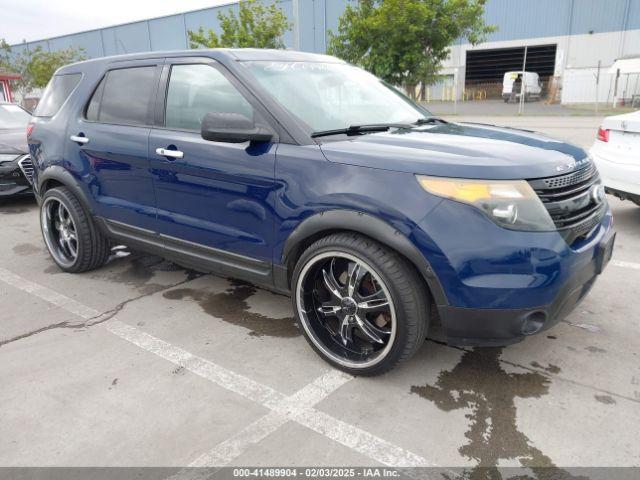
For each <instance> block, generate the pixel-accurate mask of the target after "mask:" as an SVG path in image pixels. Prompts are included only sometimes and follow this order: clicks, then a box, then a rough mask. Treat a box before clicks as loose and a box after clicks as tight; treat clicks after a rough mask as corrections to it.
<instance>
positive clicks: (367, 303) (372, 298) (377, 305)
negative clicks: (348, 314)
mask: <svg viewBox="0 0 640 480" xmlns="http://www.w3.org/2000/svg"><path fill="white" fill-rule="evenodd" d="M361 300H362V301H361V302H359V303H358V310H360V311H361V312H363V313H369V312H379V311H380V310H385V309H387V308H388V307H389V300H388V299H387V297H386V295H385V294H384V291H382V290H380V291H378V292H376V293H374V294H373V295H369V296H368V297H363V298H362V299H361Z"/></svg>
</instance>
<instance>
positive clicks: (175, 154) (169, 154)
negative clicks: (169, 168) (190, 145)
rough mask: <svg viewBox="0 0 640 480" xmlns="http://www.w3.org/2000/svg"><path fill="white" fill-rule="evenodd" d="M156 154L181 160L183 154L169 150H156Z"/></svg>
mask: <svg viewBox="0 0 640 480" xmlns="http://www.w3.org/2000/svg"><path fill="white" fill-rule="evenodd" d="M156 153H157V154H158V155H160V156H162V157H169V158H182V157H184V153H183V152H181V151H180V150H169V149H168V148H156Z"/></svg>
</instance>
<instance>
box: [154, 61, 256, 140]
mask: <svg viewBox="0 0 640 480" xmlns="http://www.w3.org/2000/svg"><path fill="white" fill-rule="evenodd" d="M210 112H212V113H240V114H242V115H244V116H245V117H247V118H253V108H252V107H251V104H250V103H249V102H248V101H247V100H246V99H245V98H244V97H243V96H242V94H241V93H240V92H239V91H238V90H237V89H236V88H235V87H234V86H233V84H232V83H231V82H230V81H229V80H228V79H227V78H226V77H225V76H224V75H223V74H222V73H220V71H218V70H217V69H216V68H214V67H212V66H210V65H174V66H173V67H171V76H170V78H169V88H168V89H167V104H166V111H165V127H167V128H175V129H179V130H196V131H199V130H200V124H201V122H202V118H203V117H204V116H205V115H206V114H207V113H210Z"/></svg>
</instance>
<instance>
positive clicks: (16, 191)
mask: <svg viewBox="0 0 640 480" xmlns="http://www.w3.org/2000/svg"><path fill="white" fill-rule="evenodd" d="M32 193H33V190H32V188H31V183H29V181H28V180H27V178H26V177H25V176H24V173H23V172H22V170H21V169H20V166H19V165H18V162H17V161H14V162H11V163H8V164H7V163H5V164H3V165H2V166H0V197H12V196H14V195H31V194H32Z"/></svg>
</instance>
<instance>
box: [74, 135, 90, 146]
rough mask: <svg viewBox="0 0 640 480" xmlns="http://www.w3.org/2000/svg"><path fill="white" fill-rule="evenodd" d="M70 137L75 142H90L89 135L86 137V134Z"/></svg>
mask: <svg viewBox="0 0 640 480" xmlns="http://www.w3.org/2000/svg"><path fill="white" fill-rule="evenodd" d="M69 139H70V140H71V141H73V142H76V143H82V144H84V143H89V139H88V138H87V137H85V136H80V135H71V136H70V137H69Z"/></svg>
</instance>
